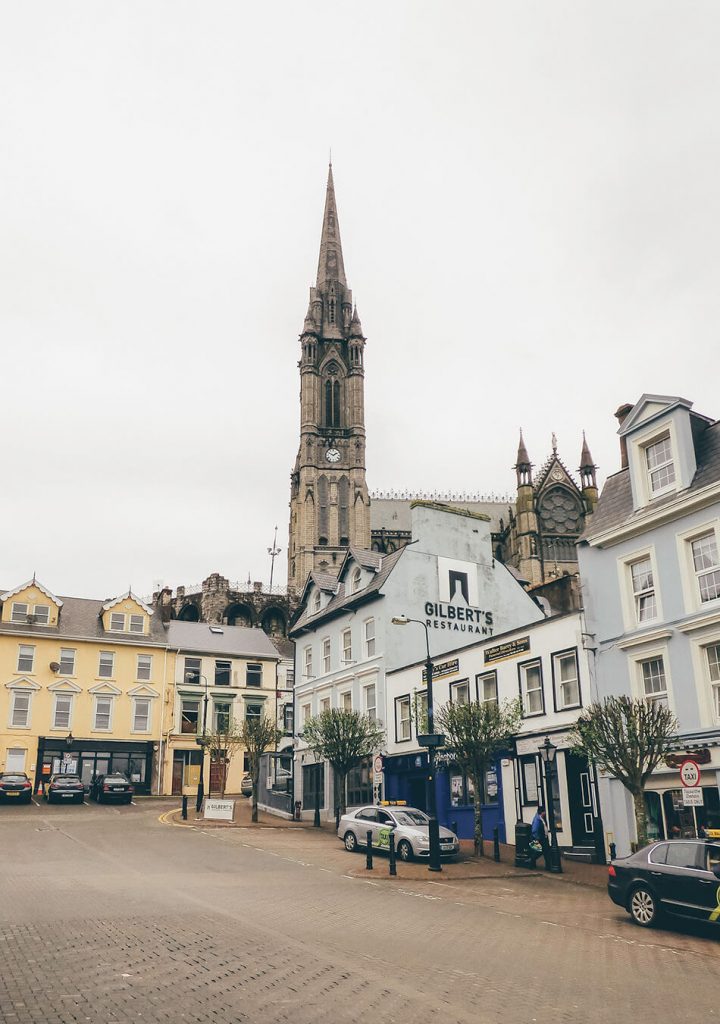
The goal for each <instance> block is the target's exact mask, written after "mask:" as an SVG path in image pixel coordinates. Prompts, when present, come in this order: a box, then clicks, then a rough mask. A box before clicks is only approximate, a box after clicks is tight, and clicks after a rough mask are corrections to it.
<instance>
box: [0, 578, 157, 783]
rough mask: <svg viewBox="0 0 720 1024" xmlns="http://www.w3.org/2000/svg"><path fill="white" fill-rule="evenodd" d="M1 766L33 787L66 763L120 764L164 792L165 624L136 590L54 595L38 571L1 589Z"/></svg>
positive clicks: (83, 772)
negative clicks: (98, 595)
mask: <svg viewBox="0 0 720 1024" xmlns="http://www.w3.org/2000/svg"><path fill="white" fill-rule="evenodd" d="M0 607H1V609H2V610H1V614H0V770H3V771H8V770H15V771H25V772H27V773H28V775H29V776H30V777H31V779H32V780H33V782H34V791H35V792H37V791H38V790H39V789H41V786H42V783H43V781H45V780H47V779H48V778H49V777H50V775H51V774H53V773H54V772H59V771H66V772H78V773H79V774H80V776H81V778H82V779H83V781H84V782H85V783H86V785H87V784H89V782H90V780H91V778H92V776H93V775H94V774H103V773H107V772H110V771H122V772H124V773H126V774H127V775H128V777H129V778H130V780H131V782H132V783H133V784H134V786H135V789H136V792H138V793H150V792H158V782H159V779H158V765H159V764H160V756H159V755H160V737H161V735H162V729H163V723H162V714H163V693H164V692H165V689H166V683H167V681H172V679H173V677H174V670H175V665H174V655H173V654H172V653H171V652H170V650H169V648H168V644H167V629H166V628H165V627H164V626H163V624H162V622H161V620H160V616H159V615H158V614H157V612H155V611H154V610H153V609H152V608H149V607H148V606H147V605H145V604H144V603H143V602H142V601H140V600H139V599H138V598H137V597H135V595H134V594H132V593H131V592H128V593H126V594H124V595H123V596H121V597H117V598H115V599H114V600H109V601H105V602H103V601H91V600H86V599H84V598H75V597H63V598H60V597H56V596H55V595H54V594H52V593H51V592H50V591H49V590H47V589H46V588H45V587H43V586H42V585H41V584H40V583H38V582H37V580H35V579H33V580H32V581H31V582H29V583H26V584H24V585H22V586H19V587H16V588H15V589H14V590H9V591H7V592H5V593H3V594H0Z"/></svg>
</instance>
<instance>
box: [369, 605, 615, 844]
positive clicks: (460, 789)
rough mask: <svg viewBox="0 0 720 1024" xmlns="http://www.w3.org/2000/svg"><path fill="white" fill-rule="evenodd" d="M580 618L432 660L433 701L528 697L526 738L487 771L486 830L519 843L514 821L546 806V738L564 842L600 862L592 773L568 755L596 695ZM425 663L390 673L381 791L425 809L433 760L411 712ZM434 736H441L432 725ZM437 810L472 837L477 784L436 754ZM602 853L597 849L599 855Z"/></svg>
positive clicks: (557, 619) (421, 690)
mask: <svg viewBox="0 0 720 1024" xmlns="http://www.w3.org/2000/svg"><path fill="white" fill-rule="evenodd" d="M586 639H587V638H586V636H585V633H584V626H583V620H582V614H581V613H580V612H571V613H569V614H566V615H557V616H554V617H552V618H548V619H542V620H537V617H536V616H534V617H533V619H532V620H528V622H527V624H525V625H523V626H521V627H520V628H517V629H514V630H509V631H504V632H503V633H501V634H497V635H495V636H493V637H491V638H487V639H482V640H480V641H478V642H477V643H476V644H475V645H473V646H472V647H465V648H464V649H460V648H458V649H456V650H449V651H447V652H446V655H445V657H444V658H443V659H442V661H439V660H438V661H435V665H434V674H433V703H434V705H435V707H436V708H438V707H439V706H441V705H443V704H446V703H447V702H448V701H462V702H465V701H468V700H473V701H493V702H500V703H501V704H502V703H503V702H504V701H506V700H513V699H516V698H518V697H520V699H521V700H522V707H523V720H522V725H521V728H520V731H519V733H518V735H517V736H516V737H515V741H514V743H511V744H510V746H509V747H508V750H507V751H506V752H505V754H504V756H502V757H500V758H499V759H498V763H497V764H496V765H495V766H494V767H493V769H492V770H491V771H489V772H488V773H487V778H486V779H485V787H484V793H482V794H481V795H480V799H481V800H482V806H483V831H484V835H485V836H486V838H490V837H491V836H492V831H493V829H494V828H495V827H497V828H498V830H499V838H500V841H501V842H509V843H514V841H515V839H514V827H515V823H516V822H517V821H524V822H527V823H529V822H531V821H532V818H533V816H534V815H535V812H536V811H537V809H538V806H539V805H548V798H547V791H546V788H545V780H544V778H543V773H542V766H541V760H540V757H539V754H538V748H539V746H540V745H541V744H542V742H543V740H544V738H545V736H548V737H549V739H550V741H551V742H552V743H553V744H554V745H555V746H556V747H557V748H558V752H557V756H556V770H555V771H554V773H553V806H554V810H555V820H556V824H557V829H558V843H559V845H560V847H561V848H563V849H564V850H565V851H566V852H567V853H569V854H570V855H571V856H575V857H577V858H578V859H584V860H591V859H596V860H597V859H600V860H601V859H602V846H603V841H602V826H601V822H600V815H599V807H598V800H597V793H596V779H595V774H594V771H593V770H592V768H591V767H589V766H588V764H587V761H586V760H584V759H583V758H579V757H577V756H576V755H575V754H573V753H572V751H571V750H570V747H569V743H568V737H569V732H570V730H571V728H572V726H573V723H574V722H575V720H576V719H577V716H578V715H579V713H580V711H581V709H582V707H583V706H584V705H586V704H588V703H590V702H591V700H592V699H593V698H594V694H593V693H592V692H591V691H592V675H591V666H590V663H589V661H588V658H589V656H590V655H589V654H588V651H587V650H586V643H585V641H586ZM424 669H425V666H424V661H423V660H418V661H417V662H416V663H415V664H413V665H408V666H407V667H404V668H401V669H397V670H395V671H389V672H388V674H387V698H388V704H389V707H390V709H391V710H390V713H389V720H390V728H389V729H388V742H387V755H386V756H385V757H384V759H383V760H384V771H383V774H384V785H385V795H386V797H387V798H388V799H400V800H406V801H407V802H408V803H412V804H415V805H417V804H418V803H419V802H421V806H424V800H425V795H424V786H425V769H426V766H427V755H426V753H425V751H424V750H423V749H422V748H421V747H420V746H419V745H418V742H417V726H416V715H415V714H414V709H415V708H416V707H417V706H418V705H420V706H423V707H424V706H425V701H426V697H427V690H426V683H425V671H424ZM436 731H439V729H438V728H437V724H436ZM437 763H438V775H437V804H438V817H439V819H440V823H441V824H442V825H445V826H447V827H449V828H450V827H454V826H456V827H457V829H458V832H459V834H460V836H461V837H463V838H468V839H469V838H472V836H473V821H474V799H475V796H476V794H475V793H474V792H473V786H472V782H471V780H469V779H468V778H466V777H465V776H464V775H463V773H462V772H461V770H460V769H459V768H458V767H457V765H456V764H455V762H454V761H453V759H452V753H451V752H449V751H445V750H441V751H439V753H438V755H437ZM596 847H597V848H596Z"/></svg>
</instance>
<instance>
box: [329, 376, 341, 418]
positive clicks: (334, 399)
mask: <svg viewBox="0 0 720 1024" xmlns="http://www.w3.org/2000/svg"><path fill="white" fill-rule="evenodd" d="M325 426H326V427H339V426H340V381H339V380H337V379H335V378H330V379H328V380H326V381H325Z"/></svg>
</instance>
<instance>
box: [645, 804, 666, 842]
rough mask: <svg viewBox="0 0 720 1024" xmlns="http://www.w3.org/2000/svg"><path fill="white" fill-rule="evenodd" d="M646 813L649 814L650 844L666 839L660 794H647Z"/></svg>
mask: <svg viewBox="0 0 720 1024" xmlns="http://www.w3.org/2000/svg"><path fill="white" fill-rule="evenodd" d="M645 813H646V814H647V831H648V839H649V840H650V842H651V843H652V842H655V840H656V839H665V826H664V825H663V817H662V807H661V806H660V794H659V793H646V794H645Z"/></svg>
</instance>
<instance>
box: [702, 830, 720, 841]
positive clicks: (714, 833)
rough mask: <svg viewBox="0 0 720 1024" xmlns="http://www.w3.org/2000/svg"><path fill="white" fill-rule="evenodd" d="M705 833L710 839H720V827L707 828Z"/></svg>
mask: <svg viewBox="0 0 720 1024" xmlns="http://www.w3.org/2000/svg"><path fill="white" fill-rule="evenodd" d="M705 835H706V836H707V837H708V839H720V828H706V829H705Z"/></svg>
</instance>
